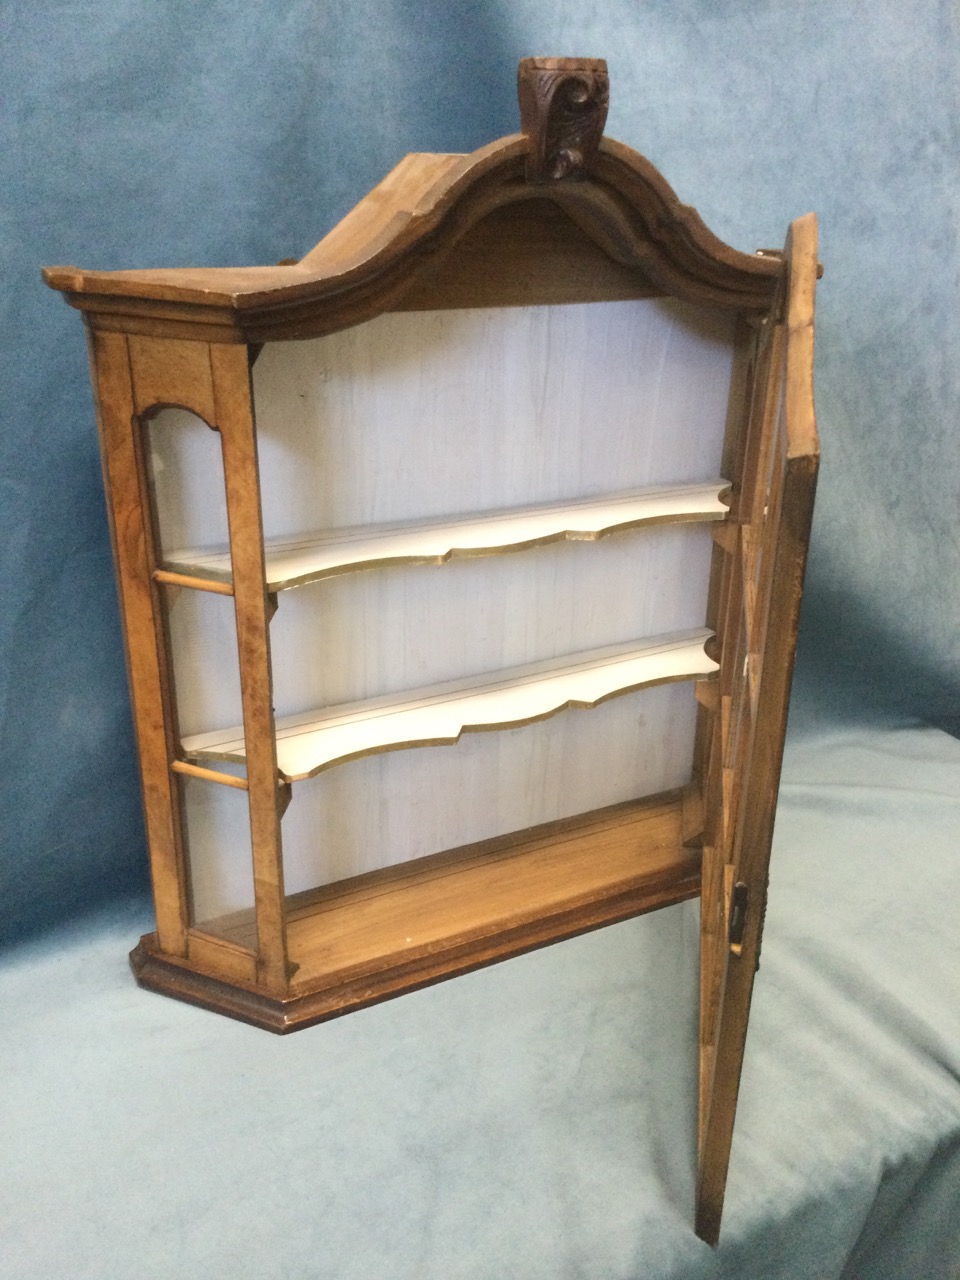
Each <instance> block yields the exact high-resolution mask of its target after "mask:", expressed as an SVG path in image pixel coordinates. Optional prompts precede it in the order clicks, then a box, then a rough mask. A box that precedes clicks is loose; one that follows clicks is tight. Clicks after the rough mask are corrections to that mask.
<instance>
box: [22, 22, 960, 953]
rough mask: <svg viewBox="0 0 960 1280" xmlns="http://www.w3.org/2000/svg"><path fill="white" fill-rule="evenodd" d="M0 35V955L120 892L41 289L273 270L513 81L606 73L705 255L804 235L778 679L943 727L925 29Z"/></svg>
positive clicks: (106, 714) (96, 625) (110, 603)
mask: <svg viewBox="0 0 960 1280" xmlns="http://www.w3.org/2000/svg"><path fill="white" fill-rule="evenodd" d="M2 21H3V27H4V31H3V41H2V55H0V56H2V58H3V79H2V85H3V95H4V114H5V117H6V121H5V125H4V130H3V137H4V146H3V150H2V156H0V165H2V173H0V187H2V191H3V220H2V223H0V255H2V259H3V262H2V270H3V280H4V341H3V370H2V385H0V412H2V413H3V416H4V425H3V429H2V432H0V449H2V451H3V452H2V456H3V464H2V480H3V502H2V515H0V520H2V545H3V582H2V600H3V608H2V610H0V680H2V685H0V689H2V694H0V735H2V781H3V805H2V810H0V821H2V824H3V829H2V839H0V859H2V862H0V875H2V883H3V893H2V897H0V935H2V936H3V937H4V938H7V939H9V938H12V937H15V936H18V935H21V934H23V933H25V932H27V931H29V930H31V929H33V928H36V927H37V926H39V925H43V924H46V923H49V922H51V921H52V920H54V919H58V918H63V917H66V916H69V915H70V914H72V913H74V912H75V911H77V910H78V909H79V908H82V907H84V906H88V905H90V904H92V903H95V902H97V901H99V900H101V899H103V898H105V897H107V896H109V895H111V894H113V893H115V892H117V891H127V890H129V889H130V888H132V887H134V886H139V885H143V884H144V883H145V879H144V877H145V855H144V849H143V837H142V828H141V821H140V816H139V796H138V785H137V780H136V772H135V766H134V759H133V751H132V747H131V732H130V722H129V711H128V704H127V694H126V687H125V678H124V672H123V662H122V658H121V650H120V639H119V628H118V619H117V609H116V602H115V595H114V587H113V579H112V569H111V564H110V556H109V550H108V541H107V531H106V521H105V517H104V510H103V500H102V494H101V485H100V475H99V463H98V459H97V455H96V447H95V438H94V429H93V416H92V409H91V403H90V393H89V387H88V381H87V371H86V363H85V356H84V351H83V337H82V329H81V325H80V323H79V318H78V316H77V315H75V314H74V313H73V312H71V311H69V310H68V309H67V308H66V307H65V306H64V305H63V303H62V301H61V300H60V298H59V297H58V296H57V295H55V294H53V293H51V292H48V291H47V290H46V289H45V288H44V287H43V286H42V284H41V283H40V280H39V275H38V269H39V267H40V265H41V264H49V263H66V262H74V263H78V264H81V265H83V266H90V267H100V268H114V267H115V268H119V267H143V266H153V265H187V264H211V265H213V264H220V265H226V264H231V263H233V264H247V263H259V262H272V261H275V260H276V259H277V258H280V257H286V256H290V255H300V254H302V253H303V252H305V251H306V250H307V249H308V248H309V247H310V246H311V245H312V244H313V243H315V241H316V240H318V239H319V238H320V236H321V235H322V234H323V233H324V232H325V231H326V230H327V229H328V228H329V227H330V226H331V225H332V224H333V223H334V222H335V221H336V220H337V219H338V218H339V217H340V216H342V215H343V214H344V213H345V212H346V211H347V210H348V209H349V208H350V207H351V206H352V205H353V203H354V202H355V201H356V200H357V199H359V198H360V196H362V195H363V194H364V193H365V192H366V191H367V190H368V189H369V188H370V187H371V186H373V184H374V183H375V182H377V181H378V180H379V178H380V177H381V176H382V175H383V174H384V173H385V172H386V171H387V170H388V169H389V168H390V167H391V166H392V165H393V164H394V163H395V162H396V161H397V160H398V159H399V158H400V157H401V156H402V155H403V154H404V153H405V152H407V151H411V150H419V151H431V150H438V151H463V150H470V149H472V148H474V147H476V146H478V145H480V144H482V143H483V142H485V141H487V140H489V139H491V138H494V137H497V136H500V135H502V134H505V133H509V132H512V131H514V130H515V128H516V127H517V123H516V122H517V110H516V105H515V89H514V75H515V67H516V63H517V60H518V58H519V57H520V56H523V55H525V54H528V53H530V52H550V53H567V54H570V53H583V54H589V55H597V56H604V57H606V58H607V59H608V61H609V64H610V72H611V80H612V104H611V111H610V119H609V125H608V133H609V134H610V135H611V136H613V137H619V138H621V139H622V140H624V141H626V142H629V143H630V144H631V145H633V146H635V147H636V148H637V149H638V150H640V151H642V152H644V153H645V154H647V155H648V156H649V157H650V158H651V159H652V160H653V162H654V163H655V164H656V165H657V166H658V167H660V168H661V170H662V171H663V172H664V174H665V175H666V176H667V178H668V180H669V181H670V182H671V183H672V184H673V185H674V187H675V188H676V190H677V191H678V192H679V193H680V195H681V197H682V198H683V199H684V200H685V201H686V202H688V203H691V204H693V205H695V206H696V207H697V208H698V209H699V210H700V212H701V214H702V215H703V217H704V218H705V220H706V222H707V224H708V225H709V226H710V227H711V228H712V229H713V230H715V231H716V232H717V233H718V234H719V235H720V236H721V237H722V238H724V239H726V240H727V241H729V242H730V243H732V244H734V245H736V246H737V247H740V248H744V249H748V250H749V249H752V248H754V247H757V246H761V245H762V246H766V245H779V244H781V243H782V242H783V236H784V233H785V229H786V226H787V223H788V222H789V220H790V219H791V218H792V217H794V216H796V215H797V214H800V213H803V212H805V211H807V210H808V209H815V210H817V212H818V213H819V214H820V217H821V227H822V241H821V243H822V250H821V256H822V258H823V259H824V261H825V263H826V267H827V274H826V277H825V279H824V281H823V284H822V287H821V291H820V299H819V349H818V359H817V374H818V385H817V400H818V406H819V412H820V419H821V424H822V434H823V439H824V468H823V479H822V486H821V494H820V501H819V510H818V515H817V522H816V531H815V541H814V546H813V555H812V564H811V572H810V585H809V597H808V602H807V607H806V610H805V615H804V629H803V634H802V645H801V655H802V664H801V666H802V672H801V674H802V677H803V679H804V683H805V685H806V686H807V687H809V688H810V689H811V690H812V692H813V693H814V695H819V700H820V701H821V702H822V703H823V705H824V706H825V707H827V708H829V709H830V710H831V712H835V711H836V710H837V709H838V708H839V709H840V711H841V712H842V713H846V714H862V712H863V711H864V709H865V708H868V707H873V708H879V709H880V710H881V711H883V710H884V709H891V708H892V709H893V710H895V711H897V712H899V713H907V714H912V715H916V716H918V717H921V718H925V719H927V720H931V721H933V722H936V723H941V724H950V723H953V724H956V723H957V722H958V718H960V652H958V640H957V637H958V636H960V591H958V589H957V586H956V549H957V537H956V521H957V515H958V494H960V451H958V448H957V444H956V416H957V404H958V384H960V365H958V362H957V361H956V360H955V358H954V356H955V352H956V351H957V349H958V342H957V337H958V324H960V320H958V314H960V313H958V308H957V306H956V281H957V270H958V262H960V258H958V253H957V243H956V235H957V225H958V184H957V170H958V156H960V138H958V122H960V110H958V105H960V104H958V92H957V90H958V74H957V67H958V65H960V63H958V55H960V26H958V21H957V10H956V8H955V6H953V5H952V4H950V3H949V2H948V0H945V2H944V3H939V4H938V3H932V2H931V0H882V2H881V3H877V4H873V5H869V6H866V5H863V4H860V3H856V2H854V0H810V2H808V3H803V4H796V3H793V2H789V0H756V2H753V3H750V4H744V3H739V2H734V0H671V2H669V3H667V2H658V3H643V4H640V3H636V2H635V0H615V2H613V3H608V4H605V5H603V6H602V7H601V8H600V9H598V10H596V11H594V10H592V9H590V8H589V7H588V6H584V5H581V4H572V3H570V2H569V0H560V2H559V3H558V2H556V0H550V2H549V3H548V2H547V0H511V2H510V3H506V2H505V0H486V2H485V3H461V4H452V5H451V4H447V3H442V2H441V3H438V2H437V0H427V2H423V0H420V2H418V3H415V4H414V3H408V2H407V0H354V2H353V3H351V4H350V5H334V4H333V3H330V0H278V2H277V3H273V4H256V3H253V4H251V3H240V2H238V0H207V2H206V3H203V4H195V3H189V2H184V0H163V2H156V3H147V2H146V0H100V3H98V4H96V5H85V4H77V3H69V2H67V0H31V2H30V3H17V2H16V0H6V2H5V4H4V6H3V9H2ZM951 578H952V581H951Z"/></svg>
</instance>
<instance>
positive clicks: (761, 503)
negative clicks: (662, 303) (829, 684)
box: [697, 214, 819, 1244]
mask: <svg viewBox="0 0 960 1280" xmlns="http://www.w3.org/2000/svg"><path fill="white" fill-rule="evenodd" d="M785 257H786V260H787V263H788V277H787V298H786V307H785V311H786V315H785V317H784V321H785V343H784V344H783V358H782V359H778V360H776V361H775V363H774V367H773V368H772V369H771V377H772V379H774V380H775V385H774V386H771V391H772V392H776V400H775V402H774V403H775V406H776V413H775V416H774V418H773V420H772V421H771V422H770V423H769V427H768V431H765V432H764V436H765V437H767V439H766V440H765V449H764V450H763V451H761V453H760V459H761V460H762V459H764V458H765V459H767V460H769V463H770V470H769V480H770V483H769V486H768V485H766V484H764V483H763V480H764V471H765V470H766V467H764V466H758V468H757V471H758V481H759V488H760V489H762V490H765V491H766V492H765V495H763V497H761V498H757V497H756V496H755V500H754V502H753V505H752V512H751V514H752V517H753V521H754V522H755V523H752V524H751V525H750V526H744V532H748V530H749V532H748V537H752V538H753V539H754V541H755V544H756V546H755V551H756V555H757V556H758V557H759V558H758V560H757V563H758V565H759V568H758V575H759V580H758V581H757V582H756V583H755V587H756V590H755V592H754V595H753V603H752V604H751V603H750V600H749V598H748V593H745V599H744V603H745V606H747V607H745V609H744V611H743V618H742V623H743V625H744V626H745V630H746V639H747V655H746V656H747V660H748V662H753V663H755V668H756V669H755V672H754V674H753V679H748V680H746V681H744V682H743V684H742V686H741V692H740V695H739V696H740V699H742V700H745V702H746V707H747V709H749V708H752V707H754V706H755V712H754V713H753V715H752V716H751V719H752V720H753V723H752V726H751V732H750V735H749V743H748V747H747V750H746V755H745V757H744V759H743V763H742V764H741V765H740V767H739V769H738V774H739V776H738V777H737V778H736V779H735V781H736V790H737V793H738V795H739V805H738V812H737V815H736V823H735V828H734V839H733V849H732V860H731V863H730V875H729V877H728V878H729V880H730V881H731V883H730V885H729V887H728V889H727V898H726V904H725V905H726V913H725V915H726V929H725V931H724V932H725V936H724V937H723V938H722V942H723V944H724V968H725V973H724V977H723V981H722V984H721V992H720V998H719V1003H718V1015H717V1021H716V1043H715V1046H714V1050H713V1070H712V1081H711V1089H710V1100H709V1104H708V1106H707V1107H706V1116H705V1121H704V1128H703V1132H702V1137H701V1145H700V1161H699V1165H700V1167H699V1179H698V1189H697V1233H698V1235H700V1236H701V1238H702V1239H704V1240H706V1241H708V1242H709V1243H711V1244H715V1243H716V1241H717V1238H718V1236H719V1231H720V1217H721V1213H722V1210H723V1199H724V1190H725V1185H726V1177H727V1167H728V1164H729V1158H730V1147H731V1142H732V1137H733V1122H734V1116H735V1112H736V1103H737V1093H738V1090H739V1083H740V1073H741V1068H742V1064H743V1052H744V1044H745V1041H746V1031H747V1019H748V1016H749V1012H750V1001H751V996H752V993H753V982H754V975H755V972H756V969H757V965H758V961H759V953H760V943H761V938H762V930H763V919H764V914H765V910H766V898H767V882H768V875H769V863H770V847H771V842H772V837H773V823H774V815H775V808H776V800H777V791H778V788H779V782H780V769H781V764H782V759H783V744H784V736H785V732H786V722H787V707H788V699H789V694H790V684H791V680H792V675H793V662H794V654H795V649H796V634H797V627H798V624H799V615H800V600H801V594H802V588H803V576H804V570H805V567H806V556H807V546H808V543H809V536H810V525H811V520H812V514H813V497H814V491H815V487H816V475H817V467H818V462H819V446H818V441H817V432H816V420H815V415H814V407H813V311H814V295H815V289H816V278H817V233H816V219H815V217H814V216H813V215H812V214H808V215H807V216H806V217H804V218H801V219H798V220H797V221H796V222H795V223H793V224H792V226H791V228H790V234H789V235H788V238H787V246H786V251H785ZM747 496H748V497H749V496H750V495H747ZM745 514H746V511H745ZM747 518H748V519H750V516H749V515H748V516H747ZM748 563H750V560H749V558H748V557H747V556H746V555H743V556H741V558H740V565H741V566H746V565H747V564H748ZM751 614H752V616H751ZM754 690H755V692H754Z"/></svg>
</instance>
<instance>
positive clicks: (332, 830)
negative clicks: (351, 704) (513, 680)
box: [283, 683, 696, 893]
mask: <svg viewBox="0 0 960 1280" xmlns="http://www.w3.org/2000/svg"><path fill="white" fill-rule="evenodd" d="M695 719H696V703H695V698H694V694H693V686H692V685H691V684H689V683H682V684H668V685H661V686H658V687H655V688H652V689H642V690H639V691H638V692H636V693H632V694H626V695H624V696H622V697H618V698H613V699H611V700H610V701H609V702H605V703H602V704H601V705H600V706H598V707H594V708H591V709H589V710H584V709H579V708H570V709H568V710H566V711H562V712H560V713H559V714H557V715H555V716H553V717H552V718H551V719H549V720H545V721H542V722H540V723H537V724H531V725H526V726H523V727H521V728H516V729H503V730H496V731H490V732H479V733H465V734H464V735H463V737H462V738H461V739H460V741H459V742H458V743H457V744H456V745H455V746H452V747H422V748H417V749H413V750H408V751H395V752H390V753H388V754H386V755H378V756H370V757H368V758H366V759H364V760H356V761H352V762H350V763H348V764H345V765H340V766H338V767H337V768H334V769H331V770H329V771H328V772H326V773H322V774H320V775H318V776H317V777H316V778H312V779H310V780H309V781H307V782H302V783H297V784H296V785H295V786H294V792H293V796H294V798H293V802H292V804H291V805H290V808H289V809H288V810H287V813H286V815H285V817H284V820H283V848H284V878H285V887H286V891H287V892H288V893H297V892H299V891H301V890H303V889H309V888H312V887H313V886H314V885H319V884H329V883H331V882H333V881H335V880H341V879H345V878H346V877H348V876H353V875H359V874H360V873H362V872H365V871H372V870H375V869H376V868H378V867H381V866H390V865H392V864H394V863H398V862H405V861H407V860H409V859H411V858H419V857H423V856H424V855H426V854H430V853H437V852H439V851H441V850H444V849H450V848H457V847H459V846H460V845H463V844H470V843H472V842H474V841H477V840H484V839H487V838H489V837H493V836H498V835H504V834H506V833H508V832H511V831H519V830H523V829H524V828H526V827H529V826H535V825H537V824H539V823H542V822H550V821H552V820H554V819H556V818H565V817H570V816H572V815H574V814H577V813H583V812H586V811H589V810H591V809H594V808H600V807H602V806H604V805H609V804H616V803H617V802H619V801H622V800H629V799H632V798H634V797H639V796H643V795H652V794H656V793H657V792H660V791H666V790H672V789H673V788H675V787H680V786H683V785H684V784H685V783H686V782H688V781H689V778H690V761H691V759H692V753H693V734H694V725H695Z"/></svg>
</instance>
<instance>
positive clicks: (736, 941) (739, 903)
mask: <svg viewBox="0 0 960 1280" xmlns="http://www.w3.org/2000/svg"><path fill="white" fill-rule="evenodd" d="M749 897H750V890H749V889H748V888H747V886H746V884H745V883H744V882H743V881H742V880H738V881H737V883H736V884H735V885H734V886H733V889H732V890H731V892H730V924H729V926H728V933H727V937H728V940H729V942H730V950H731V951H732V952H733V954H734V955H735V956H738V955H740V953H741V951H742V950H743V932H744V929H745V928H746V926H747V901H748V899H749Z"/></svg>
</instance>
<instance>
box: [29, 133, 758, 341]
mask: <svg viewBox="0 0 960 1280" xmlns="http://www.w3.org/2000/svg"><path fill="white" fill-rule="evenodd" d="M537 147H538V144H537V140H536V138H533V137H531V136H529V135H528V134H513V135H511V136H509V137H506V138H502V139H500V140H499V141H497V142H494V143H491V144H490V145H488V146H486V147H482V148H481V149H480V150H478V151H475V152H473V153H471V154H469V155H429V154H414V155H409V156H407V157H406V158H405V159H404V160H403V161H401V163H400V164H399V165H397V166H396V168H395V169H393V170H392V171H391V172H390V173H389V174H388V175H387V176H386V178H384V180H383V181H382V182H381V183H380V184H379V185H378V186H377V187H375V188H374V189H373V191H371V192H370V194H369V195H368V196H366V197H365V198H364V199H363V200H361V201H360V203H359V204H358V205H357V206H356V207H355V208H354V209H353V210H352V211H351V212H350V213H349V214H348V215H347V217H346V218H344V219H343V221H342V222H340V223H339V224H338V225H337V226H336V227H334V229H333V230H332V231H331V232H330V233H329V234H328V235H327V236H326V237H324V239H323V240H321V241H320V243H319V244H318V245H317V246H316V247H315V248H314V249H312V250H311V251H310V252H309V253H307V254H306V255H305V257H304V258H302V259H301V260H300V261H299V262H296V263H291V264H288V265H280V266H268V267H238V268H186V269H169V270H151V271H108V272H99V271H83V270H81V269H80V268H77V267H48V268H46V269H45V271H44V278H45V279H46V281H47V283H48V284H49V285H50V286H51V287H52V288H54V289H58V290H60V291H61V292H63V293H64V294H65V295H66V299H67V301H68V302H70V303H71V305H73V306H75V307H78V308H79V309H80V310H82V311H84V312H86V313H87V316H88V320H89V322H90V324H91V325H92V326H93V327H94V328H100V329H114V330H122V331H124V332H133V333H137V332H139V333H151V334H159V335H163V336H170V337H180V338H194V339H199V340H206V341H228V342H248V343H260V342H265V341H270V340H274V339H284V338H300V337H309V336H314V335H318V334H322V333H327V332H331V331H333V330H335V329H339V328H344V327H346V326H348V325H352V324H356V323H359V322H360V321H363V320H367V319H370V318H371V317H373V316H375V315H377V314H379V313H380V312H382V311H385V310H390V309H392V308H395V307H402V306H403V298H404V295H406V294H408V293H410V292H411V291H415V290H416V288H417V285H418V282H420V281H421V280H423V279H424V278H425V276H427V275H432V276H433V277H434V278H435V277H436V276H437V275H438V273H442V271H443V264H444V261H445V259H446V258H447V257H448V256H449V255H450V254H451V253H452V252H453V250H454V249H455V248H456V246H457V245H458V243H460V242H461V241H462V240H463V238H464V236H466V235H467V234H468V232H470V231H471V230H472V229H473V228H475V227H477V226H478V225H479V224H481V223H482V222H483V220H484V219H485V218H487V217H488V216H489V215H491V214H493V213H494V212H499V217H500V219H501V222H503V220H504V219H506V220H507V221H509V213H510V210H511V209H518V210H519V209H520V207H521V206H522V205H523V204H524V202H527V201H530V200H540V201H543V200H547V201H550V202H552V203H553V204H554V205H555V206H556V207H557V208H559V209H560V210H561V211H562V212H563V214H564V215H566V217H567V218H568V219H569V220H570V222H571V223H572V224H574V225H575V227H576V228H578V229H579V232H580V233H582V236H583V237H585V239H586V240H587V241H589V242H590V244H591V245H592V246H596V248H597V249H599V250H600V251H601V252H602V254H603V255H605V256H606V258H607V259H609V260H610V261H611V262H612V263H615V264H617V265H618V267H619V268H621V269H622V271H621V275H622V276H623V278H624V279H631V278H633V277H634V276H635V278H636V280H637V282H638V285H637V287H638V290H640V282H643V286H644V287H643V290H642V291H643V292H646V293H662V294H665V295H669V296H674V297H679V298H683V299H687V300H691V301H695V302H700V303H703V304H707V305H715V306H724V307H735V308H739V309H746V310H766V309H768V308H769V307H770V305H771V303H772V300H773V297H774V293H775V289H776V281H777V279H778V277H779V276H780V274H781V272H782V270H783V264H782V262H781V260H780V259H779V257H776V256H770V255H762V254H746V253H741V252H739V251H738V250H736V249H733V248H731V247H730V246H729V245H726V244H724V243H723V242H722V241H721V240H719V239H718V238H717V237H716V236H715V235H713V233H712V232H711V231H710V230H709V229H708V228H707V226H706V225H705V224H704V223H703V221H702V220H701V218H700V217H699V215H698V214H697V212H696V210H695V209H693V208H691V207H690V206H688V205H684V204H682V203H681V202H680V200H679V199H678V197H677V195H676V193H675V192H674V191H673V189H672V188H671V187H670V185H669V184H668V183H667V181H666V180H665V179H664V178H663V176H662V175H661V174H660V173H659V172H658V170H657V169H656V168H655V167H654V166H653V165H652V164H651V163H650V162H649V161H648V160H646V159H645V158H644V157H643V156H641V155H639V154H638V153H637V152H636V151H633V150H632V149H631V148H629V147H627V146H624V145H623V144H622V143H619V142H616V141H614V140H612V139H603V140H602V141H600V142H599V145H598V146H595V147H592V148H591V149H590V150H589V153H588V154H585V155H583V156H580V155H579V154H578V155H577V157H576V159H577V164H576V166H574V167H573V168H572V171H571V172H567V173H564V174H563V175H562V176H560V177H554V178H549V177H548V178H547V179H544V178H543V177H542V176H538V174H539V173H540V172H541V171H540V170H538V169H537V168H536V166H535V164H534V161H535V160H536V156H537ZM541 150H542V148H541ZM558 167H559V168H563V167H564V166H562V165H561V166H558ZM567 167H568V168H569V167H570V166H569V165H568V166H567ZM541 170H542V164H541ZM529 300H530V302H531V303H536V302H537V301H540V300H541V299H538V298H536V297H531V298H530V299H529Z"/></svg>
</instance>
